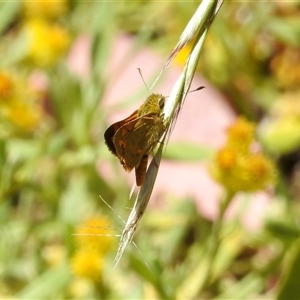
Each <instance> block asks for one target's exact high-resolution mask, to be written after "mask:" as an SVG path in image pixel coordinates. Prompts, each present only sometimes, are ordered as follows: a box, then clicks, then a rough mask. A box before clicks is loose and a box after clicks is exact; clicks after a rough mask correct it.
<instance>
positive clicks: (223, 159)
mask: <svg viewBox="0 0 300 300" xmlns="http://www.w3.org/2000/svg"><path fill="white" fill-rule="evenodd" d="M254 129H255V128H254V125H253V124H251V123H250V122H248V121H247V120H246V119H241V118H240V119H238V120H237V122H236V123H235V124H234V125H233V126H231V127H230V128H229V130H228V140H227V143H226V145H225V146H224V148H222V149H220V150H219V151H218V153H217V155H216V157H215V159H214V161H213V163H212V166H211V173H212V175H213V177H214V178H215V179H216V180H217V181H218V182H219V183H221V184H222V185H223V186H224V187H225V188H226V189H227V190H228V191H230V192H231V193H236V192H239V191H244V192H250V191H256V190H260V189H263V188H265V187H266V186H267V185H268V184H271V183H272V182H273V181H274V178H275V174H276V173H275V167H274V165H273V163H272V162H271V161H270V160H269V159H268V158H267V157H265V156H264V155H263V154H261V153H253V152H252V151H251V144H252V143H253V142H254Z"/></svg>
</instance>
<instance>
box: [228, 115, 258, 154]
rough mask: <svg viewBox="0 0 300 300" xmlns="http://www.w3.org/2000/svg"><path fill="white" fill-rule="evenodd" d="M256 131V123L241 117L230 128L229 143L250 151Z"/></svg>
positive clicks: (241, 149)
mask: <svg viewBox="0 0 300 300" xmlns="http://www.w3.org/2000/svg"><path fill="white" fill-rule="evenodd" d="M254 131H255V127H254V124H253V123H250V122H249V121H247V120H246V119H245V118H243V117H240V118H238V119H237V121H236V123H234V124H233V125H232V126H230V127H229V128H228V142H227V144H228V145H231V146H232V147H234V148H236V149H239V150H240V151H248V148H249V146H250V144H251V143H252V142H253V140H254Z"/></svg>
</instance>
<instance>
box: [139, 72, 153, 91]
mask: <svg viewBox="0 0 300 300" xmlns="http://www.w3.org/2000/svg"><path fill="white" fill-rule="evenodd" d="M137 69H138V71H139V73H140V76H141V78H142V80H143V82H144V85H145V87H146V89H147V91H148V93H149V94H150V90H149V88H148V86H147V84H146V82H145V79H144V77H143V74H142V71H141V69H140V68H137Z"/></svg>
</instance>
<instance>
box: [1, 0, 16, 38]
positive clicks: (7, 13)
mask: <svg viewBox="0 0 300 300" xmlns="http://www.w3.org/2000/svg"><path fill="white" fill-rule="evenodd" d="M20 4H21V1H3V2H2V1H1V2H0V34H1V35H2V33H3V31H5V29H6V28H7V27H8V26H9V24H10V23H12V22H13V19H14V18H15V17H16V15H17V13H18V12H19V9H20Z"/></svg>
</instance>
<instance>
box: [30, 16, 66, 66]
mask: <svg viewBox="0 0 300 300" xmlns="http://www.w3.org/2000/svg"><path fill="white" fill-rule="evenodd" d="M24 31H25V36H26V37H27V41H28V51H27V57H28V59H29V60H30V61H31V62H33V63H34V64H36V65H37V66H40V67H47V66H51V65H53V64H55V63H56V62H57V61H58V60H59V59H60V58H61V57H62V56H63V55H64V54H65V53H66V52H67V50H68V46H69V44H70V35H69V33H68V32H67V30H66V29H64V28H62V27H60V26H59V25H57V24H50V23H47V22H46V21H44V20H41V19H31V20H29V21H27V22H26V23H25V26H24Z"/></svg>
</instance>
